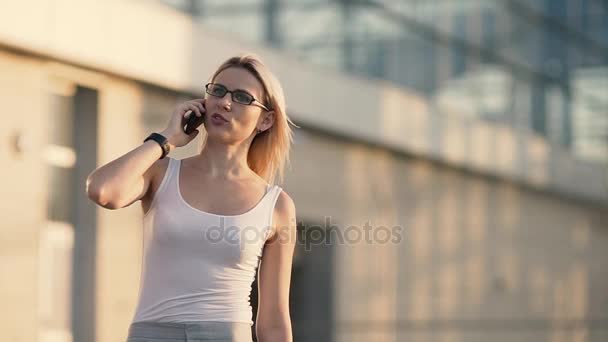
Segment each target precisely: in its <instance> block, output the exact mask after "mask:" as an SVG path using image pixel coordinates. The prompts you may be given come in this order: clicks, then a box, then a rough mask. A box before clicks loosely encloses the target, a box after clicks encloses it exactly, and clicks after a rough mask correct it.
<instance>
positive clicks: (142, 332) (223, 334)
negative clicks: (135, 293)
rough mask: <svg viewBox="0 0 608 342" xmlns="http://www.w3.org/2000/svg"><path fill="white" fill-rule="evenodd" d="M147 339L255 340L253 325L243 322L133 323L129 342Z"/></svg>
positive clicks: (183, 341)
mask: <svg viewBox="0 0 608 342" xmlns="http://www.w3.org/2000/svg"><path fill="white" fill-rule="evenodd" d="M146 338H149V339H151V340H150V341H154V342H165V340H166V342H189V341H197V342H198V341H214V342H220V341H230V342H251V341H252V340H253V338H252V331H251V325H250V324H249V323H242V322H188V323H159V322H134V323H131V325H130V326H129V335H128V337H127V342H146V341H147V340H146Z"/></svg>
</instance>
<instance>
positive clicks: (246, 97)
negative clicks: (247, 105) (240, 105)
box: [235, 93, 251, 102]
mask: <svg viewBox="0 0 608 342" xmlns="http://www.w3.org/2000/svg"><path fill="white" fill-rule="evenodd" d="M235 95H236V96H235V97H236V99H237V100H239V101H241V102H249V101H251V97H250V96H249V95H248V94H245V93H236V94H235Z"/></svg>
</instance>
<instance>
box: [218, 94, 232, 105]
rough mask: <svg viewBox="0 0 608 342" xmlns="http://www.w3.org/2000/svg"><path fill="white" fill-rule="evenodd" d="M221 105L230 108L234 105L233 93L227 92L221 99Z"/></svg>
mask: <svg viewBox="0 0 608 342" xmlns="http://www.w3.org/2000/svg"><path fill="white" fill-rule="evenodd" d="M220 105H221V106H222V107H225V108H226V107H227V108H229V107H230V106H231V105H232V94H230V93H226V94H225V95H224V97H222V98H221V99H220Z"/></svg>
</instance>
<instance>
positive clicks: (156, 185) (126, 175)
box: [87, 54, 297, 342]
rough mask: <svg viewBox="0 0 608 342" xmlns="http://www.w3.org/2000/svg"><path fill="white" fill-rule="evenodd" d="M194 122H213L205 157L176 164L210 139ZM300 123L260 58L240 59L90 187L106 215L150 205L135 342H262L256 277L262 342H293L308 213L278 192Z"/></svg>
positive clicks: (207, 125)
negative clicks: (299, 230) (302, 224)
mask: <svg viewBox="0 0 608 342" xmlns="http://www.w3.org/2000/svg"><path fill="white" fill-rule="evenodd" d="M190 115H196V116H197V118H200V119H204V120H203V121H202V127H204V129H205V131H206V133H207V134H206V135H205V139H204V140H203V144H202V149H201V151H200V153H199V154H197V155H194V156H192V157H189V158H184V159H181V160H177V159H174V158H171V157H168V156H167V153H168V152H170V151H171V150H172V149H173V148H176V147H180V146H185V145H186V144H188V143H190V142H191V141H192V140H193V139H194V138H195V137H196V136H197V135H198V133H199V131H198V129H197V130H194V131H193V132H192V133H191V134H189V135H188V134H186V133H185V130H184V126H185V124H186V122H187V120H188V119H189V118H190ZM192 119H193V118H192ZM289 123H291V121H290V120H289V119H288V117H287V114H286V112H285V99H284V95H283V90H282V88H281V85H280V84H279V82H278V81H277V79H276V78H275V77H274V76H273V75H272V73H271V72H270V71H269V70H268V69H267V68H266V67H265V66H264V64H263V63H262V62H261V61H260V59H259V58H257V57H256V56H255V55H252V54H246V55H242V56H237V57H233V58H230V59H228V60H227V61H225V62H224V63H223V64H221V65H220V66H219V68H218V69H217V71H216V72H215V73H214V74H213V76H212V77H211V79H210V81H209V83H208V84H207V85H206V86H205V96H204V98H202V99H195V100H192V101H187V102H184V103H181V104H179V105H178V106H177V107H176V108H175V110H174V112H173V113H172V115H171V118H170V120H169V123H168V126H167V127H166V129H165V130H163V131H161V132H160V133H153V134H151V135H150V136H149V137H148V138H147V139H146V140H145V141H144V143H143V144H142V145H140V146H139V147H137V148H135V149H134V150H132V151H130V152H128V153H127V154H125V155H123V156H121V157H120V158H118V159H116V160H114V161H111V162H110V163H108V164H106V165H103V166H101V167H99V168H98V169H96V170H95V171H93V172H92V173H91V174H90V175H89V177H88V179H87V194H88V196H89V198H90V199H91V200H93V201H94V202H95V203H97V204H99V205H101V206H103V207H105V208H108V209H118V208H124V207H126V206H129V205H131V204H132V203H133V202H135V201H138V200H141V205H142V209H143V229H144V231H143V233H144V250H143V253H144V254H143V264H142V272H141V284H140V290H139V299H138V304H137V308H136V310H135V315H134V317H133V320H132V322H131V325H130V327H129V331H128V337H127V341H128V342H144V341H154V342H161V341H166V342H168V341H171V342H176V341H216V342H217V341H238V342H242V341H243V342H244V341H252V340H253V334H254V332H253V331H252V325H253V320H252V318H253V315H252V308H251V305H250V301H249V298H250V290H251V285H252V283H253V280H254V276H255V274H256V272H259V273H258V293H259V297H258V313H257V319H256V328H255V335H256V336H257V340H258V341H260V342H271V341H272V342H278V341H281V342H287V341H292V331H291V319H290V314H289V285H290V274H291V263H292V257H293V251H294V246H295V229H296V228H295V216H296V210H295V206H294V203H293V201H292V199H291V198H290V197H289V195H287V193H285V191H283V190H282V188H281V187H280V186H278V185H274V181H275V178H276V177H277V176H278V177H279V180H280V181H281V182H282V181H283V169H284V167H285V165H286V164H287V163H288V162H289V148H290V144H291V142H292V131H291V128H290V127H289ZM202 127H201V126H199V129H200V128H202ZM296 127H297V126H296ZM258 266H259V267H258Z"/></svg>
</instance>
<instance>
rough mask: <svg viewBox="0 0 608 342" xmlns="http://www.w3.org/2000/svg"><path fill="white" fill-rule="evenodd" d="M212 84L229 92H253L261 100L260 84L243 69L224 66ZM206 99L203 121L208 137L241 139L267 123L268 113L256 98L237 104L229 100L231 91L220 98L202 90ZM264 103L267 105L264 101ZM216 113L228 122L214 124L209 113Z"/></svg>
mask: <svg viewBox="0 0 608 342" xmlns="http://www.w3.org/2000/svg"><path fill="white" fill-rule="evenodd" d="M212 83H214V84H221V85H223V86H224V87H226V88H227V89H228V91H235V90H237V89H239V90H244V91H246V92H247V93H249V94H251V95H253V97H254V98H255V99H256V100H257V101H260V102H262V103H264V99H263V94H264V88H263V86H262V84H261V83H260V82H259V81H258V80H257V79H256V78H255V77H254V76H253V75H252V74H251V73H249V71H247V70H245V69H243V68H238V67H231V68H227V69H225V70H223V71H221V72H220V73H219V74H218V75H217V76H216V78H215V80H213V82H212ZM205 98H206V102H205V108H206V110H207V113H206V120H205V123H204V124H205V128H206V130H207V134H208V135H209V137H217V138H221V139H222V140H226V141H228V140H229V141H231V142H237V141H243V140H246V139H247V138H249V137H252V136H254V135H255V134H256V130H257V128H258V127H260V128H261V129H262V130H264V129H266V126H267V125H268V122H267V121H268V120H269V118H266V117H267V116H268V115H267V114H268V112H266V110H264V109H263V108H262V107H260V104H259V102H257V101H254V102H253V103H252V104H250V105H246V104H242V103H238V102H236V101H233V100H232V95H231V93H226V94H225V95H224V96H223V97H221V98H220V97H217V96H213V95H210V94H207V93H205ZM264 105H266V104H265V103H264ZM216 113H217V114H220V115H221V116H223V117H224V118H225V119H226V120H228V122H224V123H222V124H215V123H213V120H212V116H213V114H216ZM265 121H266V122H265ZM268 127H269V126H268Z"/></svg>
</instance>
